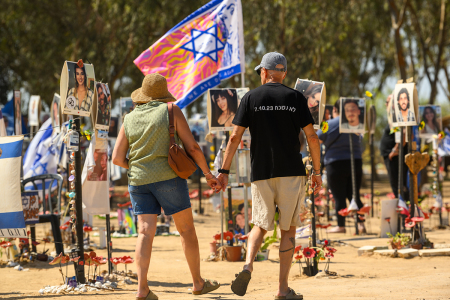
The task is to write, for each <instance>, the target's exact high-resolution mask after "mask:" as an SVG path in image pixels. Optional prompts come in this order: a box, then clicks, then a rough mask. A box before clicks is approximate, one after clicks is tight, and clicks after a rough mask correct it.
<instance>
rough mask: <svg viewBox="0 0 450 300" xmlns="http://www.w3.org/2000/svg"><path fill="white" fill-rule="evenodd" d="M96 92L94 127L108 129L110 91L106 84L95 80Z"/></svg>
mask: <svg viewBox="0 0 450 300" xmlns="http://www.w3.org/2000/svg"><path fill="white" fill-rule="evenodd" d="M95 92H96V93H97V95H96V96H97V97H96V98H97V119H96V120H97V121H96V124H95V128H96V129H99V130H109V123H110V119H111V93H110V92H109V87H108V84H106V83H100V82H97V83H96V84H95Z"/></svg>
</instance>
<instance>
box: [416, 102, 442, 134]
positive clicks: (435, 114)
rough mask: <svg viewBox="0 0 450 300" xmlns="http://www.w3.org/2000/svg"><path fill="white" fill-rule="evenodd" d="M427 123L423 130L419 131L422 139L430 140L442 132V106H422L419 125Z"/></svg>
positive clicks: (420, 107)
mask: <svg viewBox="0 0 450 300" xmlns="http://www.w3.org/2000/svg"><path fill="white" fill-rule="evenodd" d="M422 121H423V122H424V123H425V126H424V127H423V129H422V130H419V137H420V138H430V137H432V136H433V135H435V134H438V133H439V132H440V131H442V109H441V106H440V105H420V106H419V124H420V123H421V122H422Z"/></svg>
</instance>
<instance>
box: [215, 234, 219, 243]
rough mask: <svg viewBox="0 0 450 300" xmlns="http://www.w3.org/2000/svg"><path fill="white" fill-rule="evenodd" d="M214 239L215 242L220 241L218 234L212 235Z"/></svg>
mask: <svg viewBox="0 0 450 300" xmlns="http://www.w3.org/2000/svg"><path fill="white" fill-rule="evenodd" d="M214 239H215V240H216V241H218V240H220V233H218V234H215V235H214Z"/></svg>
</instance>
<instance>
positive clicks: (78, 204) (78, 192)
mask: <svg viewBox="0 0 450 300" xmlns="http://www.w3.org/2000/svg"><path fill="white" fill-rule="evenodd" d="M80 121H81V120H80V118H75V120H74V123H75V126H76V129H75V130H76V131H77V132H78V135H79V136H81V134H80V123H81V122H80ZM75 197H76V201H75V209H76V212H77V213H76V216H77V219H76V232H77V247H78V255H79V256H80V261H83V262H84V242H83V192H82V189H81V143H78V151H75ZM77 279H78V282H80V283H85V282H86V279H85V277H84V263H83V264H82V265H80V264H78V265H77Z"/></svg>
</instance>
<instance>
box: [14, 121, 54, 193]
mask: <svg viewBox="0 0 450 300" xmlns="http://www.w3.org/2000/svg"><path fill="white" fill-rule="evenodd" d="M52 133H53V128H52V121H51V119H48V120H47V121H45V123H44V124H43V125H42V126H41V128H40V129H39V131H38V133H37V134H36V136H35V137H34V138H33V140H32V141H31V143H30V145H29V146H28V149H27V152H26V153H25V156H24V164H23V174H24V178H25V179H26V178H30V177H33V176H37V175H43V174H57V172H56V171H57V168H58V162H59V159H60V149H61V145H62V142H61V138H62V136H61V134H59V135H54V136H52ZM46 184H47V186H46V188H48V185H49V184H50V181H48V182H47V183H46ZM54 184H55V186H56V184H57V183H56V182H55V183H54ZM36 185H37V187H38V190H41V189H42V184H41V183H40V182H39V181H38V182H36ZM29 189H34V188H33V186H32V185H27V186H26V187H25V190H29Z"/></svg>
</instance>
